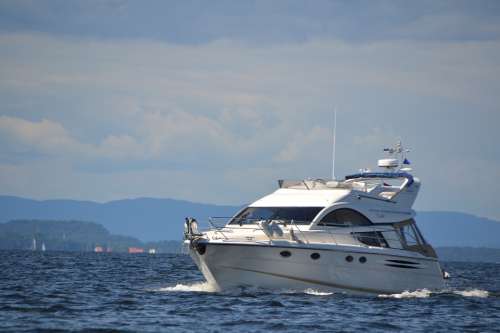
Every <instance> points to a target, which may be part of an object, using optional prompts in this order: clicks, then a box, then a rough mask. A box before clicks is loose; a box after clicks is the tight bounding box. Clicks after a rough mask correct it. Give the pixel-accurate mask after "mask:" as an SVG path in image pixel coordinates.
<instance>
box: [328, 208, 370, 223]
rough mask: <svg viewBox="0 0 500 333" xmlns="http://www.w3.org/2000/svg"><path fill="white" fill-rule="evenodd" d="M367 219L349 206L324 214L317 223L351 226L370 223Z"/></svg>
mask: <svg viewBox="0 0 500 333" xmlns="http://www.w3.org/2000/svg"><path fill="white" fill-rule="evenodd" d="M371 224H372V223H371V222H370V220H369V219H367V218H366V217H365V216H364V215H363V214H361V213H358V212H357V211H355V210H353V209H349V208H340V209H337V210H334V211H333V212H330V213H328V214H327V215H326V216H324V217H323V218H322V219H321V221H320V222H319V223H318V225H326V226H334V227H351V226H361V225H371Z"/></svg>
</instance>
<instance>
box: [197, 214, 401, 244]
mask: <svg viewBox="0 0 500 333" xmlns="http://www.w3.org/2000/svg"><path fill="white" fill-rule="evenodd" d="M229 221H231V223H228V222H229ZM261 221H268V222H274V223H275V224H276V225H283V226H285V227H287V228H288V230H282V231H288V232H291V233H292V235H290V236H291V238H292V239H293V240H295V241H297V242H304V243H307V244H310V243H314V239H315V238H316V237H314V234H320V233H322V234H325V233H326V234H328V235H329V238H330V239H331V241H332V243H333V244H335V245H341V244H342V243H341V242H339V237H345V236H349V237H350V238H352V239H355V240H357V242H359V243H358V244H356V245H358V246H364V247H388V248H393V249H406V247H405V245H404V240H403V239H402V236H401V234H400V233H399V232H398V231H397V230H396V228H395V227H394V226H393V225H370V226H362V227H361V226H360V227H355V228H349V229H348V230H346V229H345V227H343V228H338V229H337V228H331V227H332V226H325V228H321V229H307V228H301V227H300V226H304V227H308V226H309V224H310V223H311V221H300V220H293V219H291V220H284V219H279V220H265V219H258V218H256V219H248V218H245V219H242V220H241V223H234V222H237V220H235V219H234V218H232V217H210V218H209V219H208V221H207V227H208V228H201V231H202V232H207V231H211V232H213V233H214V234H215V235H219V237H221V238H223V239H224V240H232V239H238V240H239V241H248V242H254V241H255V236H243V238H242V235H234V236H233V234H234V233H235V231H237V230H247V231H259V232H262V234H264V235H266V236H267V240H268V242H269V243H270V244H272V242H273V241H276V240H279V239H280V238H279V237H272V236H269V234H268V233H266V231H265V230H264V229H263V227H262V225H261V224H260V223H258V222H261ZM202 222H203V221H202ZM233 223H234V224H233ZM242 227H244V228H242ZM389 234H392V235H394V236H393V237H390V236H389ZM296 235H300V237H296ZM406 237H408V235H406ZM320 243H324V241H320ZM346 244H348V243H346ZM349 245H352V244H350V243H349Z"/></svg>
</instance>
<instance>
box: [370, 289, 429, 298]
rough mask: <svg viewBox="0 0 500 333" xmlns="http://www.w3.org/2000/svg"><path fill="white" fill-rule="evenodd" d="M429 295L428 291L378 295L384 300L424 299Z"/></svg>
mask: <svg viewBox="0 0 500 333" xmlns="http://www.w3.org/2000/svg"><path fill="white" fill-rule="evenodd" d="M430 295H431V292H430V290H427V289H421V290H415V291H403V292H402V293H400V294H390V295H378V296H379V297H384V298H426V297H429V296H430Z"/></svg>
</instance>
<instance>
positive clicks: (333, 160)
mask: <svg viewBox="0 0 500 333" xmlns="http://www.w3.org/2000/svg"><path fill="white" fill-rule="evenodd" d="M336 134H337V110H336V109H335V108H333V147H332V179H333V180H335V146H336V144H337V140H336V139H335V136H336Z"/></svg>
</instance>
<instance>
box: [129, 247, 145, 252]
mask: <svg viewBox="0 0 500 333" xmlns="http://www.w3.org/2000/svg"><path fill="white" fill-rule="evenodd" d="M128 253H144V249H143V248H142V247H129V248H128Z"/></svg>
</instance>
